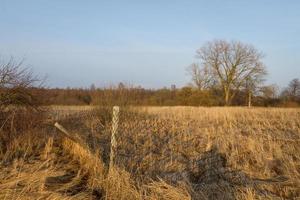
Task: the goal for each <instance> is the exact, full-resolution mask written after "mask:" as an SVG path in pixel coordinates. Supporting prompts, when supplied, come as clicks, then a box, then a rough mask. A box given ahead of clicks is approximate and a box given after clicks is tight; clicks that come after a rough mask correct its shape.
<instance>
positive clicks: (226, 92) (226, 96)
mask: <svg viewBox="0 0 300 200" xmlns="http://www.w3.org/2000/svg"><path fill="white" fill-rule="evenodd" d="M224 95H225V97H224V98H225V106H230V90H229V89H226V88H225V89H224Z"/></svg>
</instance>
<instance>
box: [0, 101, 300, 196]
mask: <svg viewBox="0 0 300 200" xmlns="http://www.w3.org/2000/svg"><path fill="white" fill-rule="evenodd" d="M47 112H48V113H47V116H48V117H47V118H46V119H44V120H43V123H42V124H41V125H40V126H37V127H33V128H32V129H29V130H26V131H25V132H24V133H22V134H19V136H18V137H14V138H13V139H11V141H10V142H9V143H8V144H6V145H4V144H0V147H1V151H0V159H1V163H0V199H7V200H15V199H116V200H117V199H123V200H130V199H147V200H156V199H165V200H167V199H173V200H177V199H178V200H184V199H245V200H250V199H297V198H298V199H299V198H300V109H281V108H252V109H248V108H239V107H237V108H233V107H232V108H231V107H228V108H226V107H225V108H223V107H222V108H221V107H220V108H219V107H216V108H202V107H199V108H198V107H133V108H121V111H120V117H119V127H118V132H117V135H116V142H117V147H116V156H115V163H114V166H113V167H111V168H109V155H110V148H111V142H110V141H111V140H110V139H111V108H96V107H62V106H56V107H51V108H48V110H47ZM56 121H57V122H59V123H60V124H61V125H63V126H64V127H65V128H66V129H67V130H68V131H69V132H70V133H71V134H72V135H73V136H74V137H75V138H77V139H78V140H77V141H79V142H74V141H72V140H70V139H68V138H66V137H64V135H63V134H61V133H60V131H59V130H57V129H56V128H55V127H54V126H53V125H54V122H56ZM1 134H5V132H4V130H2V128H1Z"/></svg>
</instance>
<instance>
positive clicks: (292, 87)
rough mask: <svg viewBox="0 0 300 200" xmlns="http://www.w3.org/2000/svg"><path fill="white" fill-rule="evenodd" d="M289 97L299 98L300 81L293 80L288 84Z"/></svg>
mask: <svg viewBox="0 0 300 200" xmlns="http://www.w3.org/2000/svg"><path fill="white" fill-rule="evenodd" d="M288 91H289V95H290V96H291V97H292V98H297V97H300V81H299V79H297V78H295V79H293V80H292V81H291V82H290V83H289V87H288Z"/></svg>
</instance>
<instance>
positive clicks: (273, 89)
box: [259, 84, 279, 99]
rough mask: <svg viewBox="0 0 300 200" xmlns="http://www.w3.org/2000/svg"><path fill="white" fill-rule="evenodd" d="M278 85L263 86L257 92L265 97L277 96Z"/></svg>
mask: <svg viewBox="0 0 300 200" xmlns="http://www.w3.org/2000/svg"><path fill="white" fill-rule="evenodd" d="M278 91H279V87H278V86H277V85H275V84H272V85H267V86H263V87H261V88H260V90H259V92H260V94H261V95H262V97H263V98H265V99H275V98H277V97H278Z"/></svg>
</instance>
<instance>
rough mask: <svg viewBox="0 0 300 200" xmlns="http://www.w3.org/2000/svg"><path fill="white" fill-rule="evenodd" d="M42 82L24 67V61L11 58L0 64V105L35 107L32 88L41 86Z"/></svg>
mask: <svg viewBox="0 0 300 200" xmlns="http://www.w3.org/2000/svg"><path fill="white" fill-rule="evenodd" d="M40 84H41V81H40V79H38V78H37V77H36V76H34V75H33V73H32V71H31V70H30V69H29V68H26V67H23V60H22V61H20V62H16V61H15V60H14V59H13V58H10V60H9V61H7V62H4V61H2V62H0V105H1V106H3V105H4V106H6V105H10V104H19V105H33V104H32V103H33V96H32V95H31V92H30V88H32V87H34V86H36V87H39V86H41V85H40Z"/></svg>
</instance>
